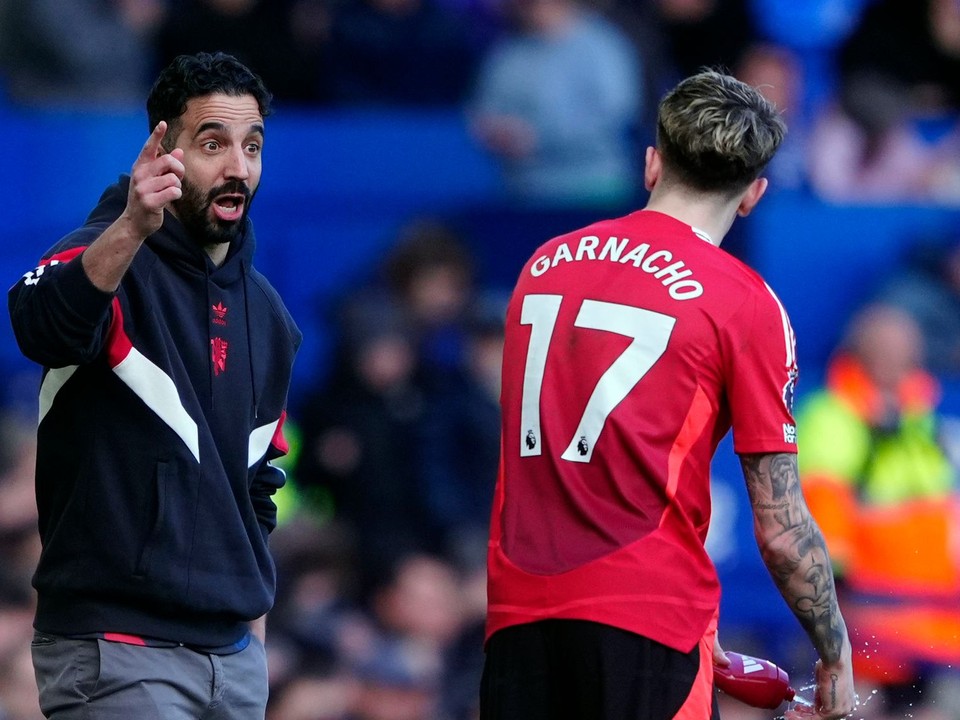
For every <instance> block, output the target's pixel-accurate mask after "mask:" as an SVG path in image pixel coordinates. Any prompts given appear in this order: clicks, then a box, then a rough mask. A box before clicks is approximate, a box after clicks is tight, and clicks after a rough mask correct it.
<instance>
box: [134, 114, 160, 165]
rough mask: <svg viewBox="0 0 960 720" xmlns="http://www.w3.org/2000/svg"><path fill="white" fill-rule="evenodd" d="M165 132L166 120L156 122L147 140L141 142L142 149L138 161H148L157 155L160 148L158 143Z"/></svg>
mask: <svg viewBox="0 0 960 720" xmlns="http://www.w3.org/2000/svg"><path fill="white" fill-rule="evenodd" d="M166 134H167V122H166V121H165V120H161V121H160V122H158V123H157V126H156V127H155V128H154V129H153V132H152V133H150V137H148V138H147V141H146V142H145V143H144V144H143V149H142V150H141V151H140V157H139V158H137V160H138V162H144V161H150V160H153V159H154V158H156V157H157V154H158V152H159V150H160V143H161V142H162V141H163V136H164V135H166Z"/></svg>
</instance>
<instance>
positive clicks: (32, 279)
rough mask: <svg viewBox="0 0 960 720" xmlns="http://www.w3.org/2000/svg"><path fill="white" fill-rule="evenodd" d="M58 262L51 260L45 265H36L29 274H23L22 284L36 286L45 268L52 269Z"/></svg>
mask: <svg viewBox="0 0 960 720" xmlns="http://www.w3.org/2000/svg"><path fill="white" fill-rule="evenodd" d="M59 264H60V261H59V260H51V261H50V262H49V263H47V264H46V265H38V266H37V267H35V268H34V269H33V270H31V271H30V272H27V273H24V274H23V284H24V285H36V284H37V283H38V282H40V278H41V276H42V275H43V271H44V270H46V269H47V266H48V265H49V266H50V267H53V266H54V265H59Z"/></svg>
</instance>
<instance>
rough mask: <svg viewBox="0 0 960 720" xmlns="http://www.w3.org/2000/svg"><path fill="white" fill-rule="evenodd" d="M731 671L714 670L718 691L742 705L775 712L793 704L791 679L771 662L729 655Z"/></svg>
mask: <svg viewBox="0 0 960 720" xmlns="http://www.w3.org/2000/svg"><path fill="white" fill-rule="evenodd" d="M726 656H727V658H729V660H730V665H729V667H720V666H718V665H714V666H713V675H714V683H715V684H716V686H717V688H718V689H720V690H722V691H723V692H724V693H726V694H727V695H729V696H730V697H732V698H736V699H737V700H739V701H740V702H742V703H746V704H747V705H751V706H753V707H758V708H767V709H771V710H772V709H773V708H776V707H778V706H779V705H780V703H783V702H789V701H790V700H793V698H794V696H795V695H796V692H795V691H794V689H793V688H792V687H790V676H789V675H787V673H786V672H785V671H784V670H783V669H782V668H780V667H777V666H776V665H774V664H773V663H772V662H770V661H769V660H763V659H762V658H755V657H751V656H750V655H742V654H741V653H735V652H728V653H726Z"/></svg>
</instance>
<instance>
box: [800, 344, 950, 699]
mask: <svg viewBox="0 0 960 720" xmlns="http://www.w3.org/2000/svg"><path fill="white" fill-rule="evenodd" d="M937 399H938V387H937V384H936V381H935V380H934V379H933V378H932V377H931V376H929V375H927V374H926V373H923V372H915V373H913V374H912V375H910V376H908V377H907V378H906V379H905V380H904V381H903V382H902V383H901V385H900V386H899V388H898V389H897V397H896V399H895V406H894V407H890V406H889V401H885V400H884V398H883V397H882V396H881V394H880V392H879V391H878V389H877V388H876V387H875V385H874V384H873V383H872V381H871V380H870V378H869V377H868V375H867V373H866V372H865V370H864V369H863V367H862V366H861V365H859V364H858V362H857V361H855V360H854V359H853V358H850V357H848V356H840V357H838V358H837V359H836V360H834V361H833V362H832V363H831V366H830V368H829V369H828V375H827V384H826V387H824V388H823V389H822V390H819V391H817V392H815V393H813V394H812V395H810V396H808V397H807V398H805V400H804V401H803V402H802V403H801V405H800V408H799V409H798V412H797V429H798V439H799V447H800V453H799V464H800V475H801V480H802V483H803V489H804V495H805V496H806V499H807V503H808V505H809V506H810V510H811V512H812V513H813V515H814V517H815V519H816V520H817V522H818V523H819V525H820V527H821V529H822V530H823V532H824V536H825V537H826V540H827V545H828V548H829V550H830V554H831V558H832V560H833V562H834V567H835V570H836V572H837V575H838V577H840V578H842V579H843V586H844V594H843V596H842V601H843V605H844V608H843V610H844V614H845V616H846V618H847V622H848V625H849V626H850V631H851V636H852V639H853V641H854V647H855V649H857V650H859V651H860V652H859V658H858V666H859V668H860V670H859V671H860V672H861V674H864V675H869V676H872V677H873V678H874V679H876V680H879V681H883V680H888V681H896V680H905V679H908V678H909V677H911V676H912V675H913V674H914V673H915V672H916V668H917V666H918V664H922V663H931V662H932V663H936V664H952V663H956V662H958V661H960V494H958V487H957V475H956V471H955V468H954V467H953V466H952V464H951V462H950V460H949V458H948V457H947V455H946V453H945V452H944V450H943V448H942V446H941V444H940V442H939V441H938V436H937V418H936V415H935V407H936V402H937Z"/></svg>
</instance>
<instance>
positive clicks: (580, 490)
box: [487, 210, 797, 652]
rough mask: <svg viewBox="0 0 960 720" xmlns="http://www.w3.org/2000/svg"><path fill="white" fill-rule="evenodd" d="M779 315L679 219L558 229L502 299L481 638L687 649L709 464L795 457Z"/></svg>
mask: <svg viewBox="0 0 960 720" xmlns="http://www.w3.org/2000/svg"><path fill="white" fill-rule="evenodd" d="M796 377H797V367H796V360H795V344H794V338H793V331H792V329H791V327H790V322H789V320H788V318H787V314H786V312H785V311H784V309H783V307H782V306H781V304H780V302H779V301H778V300H777V298H776V296H775V295H774V294H773V292H772V291H771V290H770V288H769V287H768V286H767V285H766V284H765V283H764V282H763V280H762V279H761V278H760V276H759V275H758V274H757V273H755V272H754V271H753V270H751V269H749V268H748V267H747V266H745V265H744V264H743V263H741V262H740V261H738V260H737V259H735V258H734V257H733V256H731V255H729V254H728V253H726V252H725V251H723V250H721V249H720V248H718V247H716V246H714V245H712V244H711V243H710V242H708V239H706V236H705V235H704V234H703V233H702V232H700V231H698V230H696V229H694V228H691V227H690V226H689V225H685V224H684V223H682V222H680V221H678V220H676V219H674V218H672V217H670V216H668V215H664V214H662V213H658V212H653V211H646V210H643V211H638V212H635V213H632V214H631V215H628V216H626V217H624V218H620V219H616V220H608V221H603V222H599V223H596V224H594V225H591V226H589V227H587V228H585V229H583V230H580V231H577V232H573V233H569V234H567V235H563V236H560V237H558V238H554V239H553V240H551V241H550V242H548V243H546V244H545V245H543V246H542V247H541V248H539V249H538V250H537V251H536V252H535V253H534V255H533V257H531V259H530V260H529V261H528V262H527V264H526V265H525V267H524V268H523V271H522V273H521V275H520V279H519V280H518V282H517V285H516V288H515V290H514V293H513V296H512V298H511V301H510V305H509V308H508V310H507V319H506V345H505V348H504V358H503V390H502V397H501V403H502V408H503V413H502V415H503V428H502V441H501V442H502V452H501V463H500V472H499V477H498V480H497V489H496V495H495V500H494V508H493V516H492V521H491V543H490V550H489V556H488V570H489V573H488V600H489V603H488V616H487V637H489V636H490V635H491V634H492V633H494V632H496V631H497V630H499V629H501V628H504V627H507V626H509V625H515V624H518V623H524V622H533V621H535V620H541V619H545V618H575V619H584V620H593V621H596V622H602V623H606V624H609V625H613V626H616V627H620V628H623V629H625V630H629V631H631V632H636V633H639V634H641V635H644V636H646V637H649V638H652V639H654V640H656V641H658V642H661V643H663V644H665V645H668V646H670V647H673V648H676V649H678V650H681V651H683V652H688V651H690V650H691V649H692V648H693V647H694V645H696V643H697V642H698V641H699V640H700V638H701V637H702V635H703V633H704V631H705V629H706V627H707V624H708V622H709V621H710V619H711V617H712V616H713V614H714V613H715V611H716V609H717V605H718V602H719V595H720V590H719V583H718V580H717V576H716V570H715V569H714V567H713V563H712V562H711V561H710V558H709V557H708V556H707V553H706V551H705V550H704V547H703V544H704V540H705V538H706V534H707V527H708V525H709V522H710V463H711V459H712V457H713V454H714V452H715V451H716V447H717V444H718V443H719V442H720V440H721V438H722V437H723V436H724V435H725V434H726V433H727V431H728V430H729V429H730V428H731V425H732V427H733V435H734V447H735V449H736V451H737V452H738V453H766V452H796V430H795V427H794V421H793V417H792V407H791V406H792V402H793V388H794V383H795V381H796Z"/></svg>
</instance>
